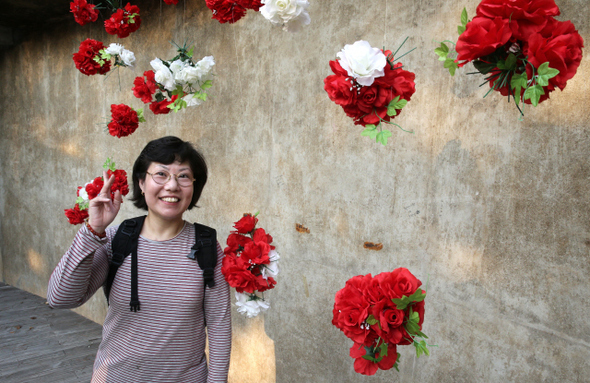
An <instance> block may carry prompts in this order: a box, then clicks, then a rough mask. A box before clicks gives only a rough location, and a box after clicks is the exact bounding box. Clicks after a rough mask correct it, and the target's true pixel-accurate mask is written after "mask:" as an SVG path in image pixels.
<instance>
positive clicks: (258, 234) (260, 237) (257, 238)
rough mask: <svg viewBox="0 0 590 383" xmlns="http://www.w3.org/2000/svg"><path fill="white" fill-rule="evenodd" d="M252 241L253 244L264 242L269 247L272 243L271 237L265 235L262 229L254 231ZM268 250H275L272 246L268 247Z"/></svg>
mask: <svg viewBox="0 0 590 383" xmlns="http://www.w3.org/2000/svg"><path fill="white" fill-rule="evenodd" d="M252 239H253V240H254V242H264V243H267V244H269V245H270V244H271V243H272V236H271V235H270V234H267V233H266V231H264V229H263V228H258V229H256V230H255V231H254V235H253V236H252ZM270 248H271V250H274V249H275V247H274V246H270Z"/></svg>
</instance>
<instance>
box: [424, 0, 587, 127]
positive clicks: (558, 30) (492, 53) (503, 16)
mask: <svg viewBox="0 0 590 383" xmlns="http://www.w3.org/2000/svg"><path fill="white" fill-rule="evenodd" d="M559 14H560V10H559V7H558V6H557V5H556V4H555V1H554V0H482V1H481V2H480V3H479V5H478V6H477V10H476V16H475V17H474V18H473V20H471V21H469V18H468V16H467V10H466V9H463V12H462V14H461V25H460V26H459V27H458V32H459V40H458V41H457V44H456V45H455V44H453V43H452V42H450V41H447V42H449V43H451V44H453V45H455V51H456V54H457V55H456V57H455V58H453V57H451V56H454V54H453V52H452V49H450V48H449V46H448V45H447V44H445V42H442V43H441V45H440V47H438V48H436V49H435V53H436V54H437V55H438V56H439V60H440V61H443V62H444V67H445V68H447V69H449V72H450V73H451V75H454V74H455V71H456V70H457V68H460V67H462V66H464V65H465V64H467V63H470V62H472V63H473V65H474V66H475V69H476V70H477V72H476V73H480V74H482V75H483V76H485V82H484V83H483V84H482V85H485V84H489V87H490V90H489V91H488V92H487V93H486V96H487V95H488V94H489V93H490V92H491V91H492V90H495V91H498V92H500V94H502V95H503V96H507V97H508V100H509V101H510V97H512V98H513V99H514V102H515V104H516V107H517V108H518V110H519V112H520V115H521V116H523V115H524V106H525V104H532V105H533V106H537V105H538V104H539V103H541V102H543V101H545V100H547V99H548V98H549V93H551V92H552V91H554V90H555V89H556V88H559V89H561V90H563V89H564V88H565V86H566V83H567V81H568V80H569V79H571V78H572V77H573V76H574V75H575V74H576V71H577V69H578V66H579V65H580V61H581V60H582V47H583V46H584V41H583V39H582V37H581V36H580V34H579V33H578V31H577V30H576V28H575V27H574V25H573V24H572V23H571V21H558V20H556V19H555V18H554V16H557V15H559ZM484 97H485V96H484Z"/></svg>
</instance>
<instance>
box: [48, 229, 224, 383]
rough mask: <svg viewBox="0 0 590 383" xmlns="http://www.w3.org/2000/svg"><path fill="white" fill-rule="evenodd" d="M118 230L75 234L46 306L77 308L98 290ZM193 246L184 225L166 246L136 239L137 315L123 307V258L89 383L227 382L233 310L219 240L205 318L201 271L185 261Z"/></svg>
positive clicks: (126, 288)
mask: <svg viewBox="0 0 590 383" xmlns="http://www.w3.org/2000/svg"><path fill="white" fill-rule="evenodd" d="M116 231H117V227H110V228H108V229H107V231H106V234H107V236H106V238H103V239H100V238H98V237H96V236H94V235H93V234H92V233H90V231H89V230H88V229H87V228H86V227H85V226H83V227H82V228H81V229H80V230H79V231H78V233H77V234H76V237H75V238H74V242H73V243H72V245H71V246H70V248H69V249H68V251H67V252H66V254H65V255H64V256H63V258H62V259H61V261H60V262H59V264H58V265H57V267H56V268H55V270H54V271H53V274H52V275H51V279H50V280H49V288H48V292H47V302H48V303H49V305H50V306H51V307H55V308H73V307H78V306H80V305H82V304H83V303H84V302H86V301H87V300H88V299H89V298H90V297H91V296H92V295H93V294H94V293H95V292H96V291H97V290H98V289H99V288H100V287H101V286H102V285H103V283H104V282H105V280H106V277H107V273H108V259H109V258H110V257H111V256H112V249H111V240H112V239H113V237H114V235H115V233H116ZM194 243H195V230H194V226H193V225H192V224H189V223H186V222H185V225H184V228H183V229H182V231H181V232H180V233H179V234H178V235H177V236H176V237H174V238H172V239H169V240H167V241H152V240H149V239H147V238H144V237H142V236H140V237H139V243H138V248H137V255H138V291H139V300H140V302H141V310H140V311H138V312H131V311H130V310H129V300H130V297H131V282H130V281H131V257H130V256H128V257H127V258H125V262H124V263H123V264H122V265H121V266H120V267H119V270H118V271H117V275H116V277H115V280H114V282H113V286H112V288H111V294H110V298H109V301H110V305H109V309H108V312H107V316H106V319H105V323H104V326H103V335H102V342H101V344H100V347H99V349H98V353H97V355H96V360H95V362H94V373H93V375H92V383H126V382H129V383H131V382H133V383H138V382H150V383H152V382H153V383H165V382H170V383H173V382H174V383H179V382H183V383H184V382H191V383H205V382H207V383H213V382H227V371H228V368H229V357H230V351H231V318H230V313H231V311H230V298H229V286H228V284H227V282H226V281H225V279H224V278H223V274H222V273H221V260H222V258H223V251H222V249H221V247H220V246H219V243H218V244H217V267H216V268H215V277H214V278H215V287H214V288H212V289H209V288H207V292H206V294H205V312H204V313H203V293H204V283H203V272H202V271H201V269H200V268H199V265H198V263H197V261H196V260H191V259H189V258H187V255H188V254H189V252H190V249H191V247H192V246H193V245H194ZM203 314H204V315H203ZM204 317H205V318H206V321H207V327H206V328H207V332H206V331H205V325H204V321H203V319H204ZM207 336H208V338H209V365H207V360H206V357H205V342H206V339H207Z"/></svg>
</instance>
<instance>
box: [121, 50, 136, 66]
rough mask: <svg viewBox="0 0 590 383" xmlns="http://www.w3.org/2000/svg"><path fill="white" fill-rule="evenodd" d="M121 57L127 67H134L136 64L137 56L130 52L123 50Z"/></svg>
mask: <svg viewBox="0 0 590 383" xmlns="http://www.w3.org/2000/svg"><path fill="white" fill-rule="evenodd" d="M119 57H121V60H122V61H123V63H124V64H125V65H127V66H133V64H135V54H134V53H133V52H131V51H130V50H127V49H123V50H122V51H121V54H119Z"/></svg>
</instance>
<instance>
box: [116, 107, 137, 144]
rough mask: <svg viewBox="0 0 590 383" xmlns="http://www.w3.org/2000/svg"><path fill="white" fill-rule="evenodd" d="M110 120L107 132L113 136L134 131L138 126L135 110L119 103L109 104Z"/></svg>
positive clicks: (124, 134) (125, 134)
mask: <svg viewBox="0 0 590 383" xmlns="http://www.w3.org/2000/svg"><path fill="white" fill-rule="evenodd" d="M111 118H112V119H111V122H110V123H109V125H108V127H109V133H110V134H111V135H112V136H115V137H119V138H121V137H125V136H128V135H130V134H131V133H133V132H135V130H136V129H137V127H138V126H139V118H138V116H137V112H136V111H135V110H133V109H132V108H131V107H129V106H127V105H125V104H120V105H115V104H112V105H111Z"/></svg>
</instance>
